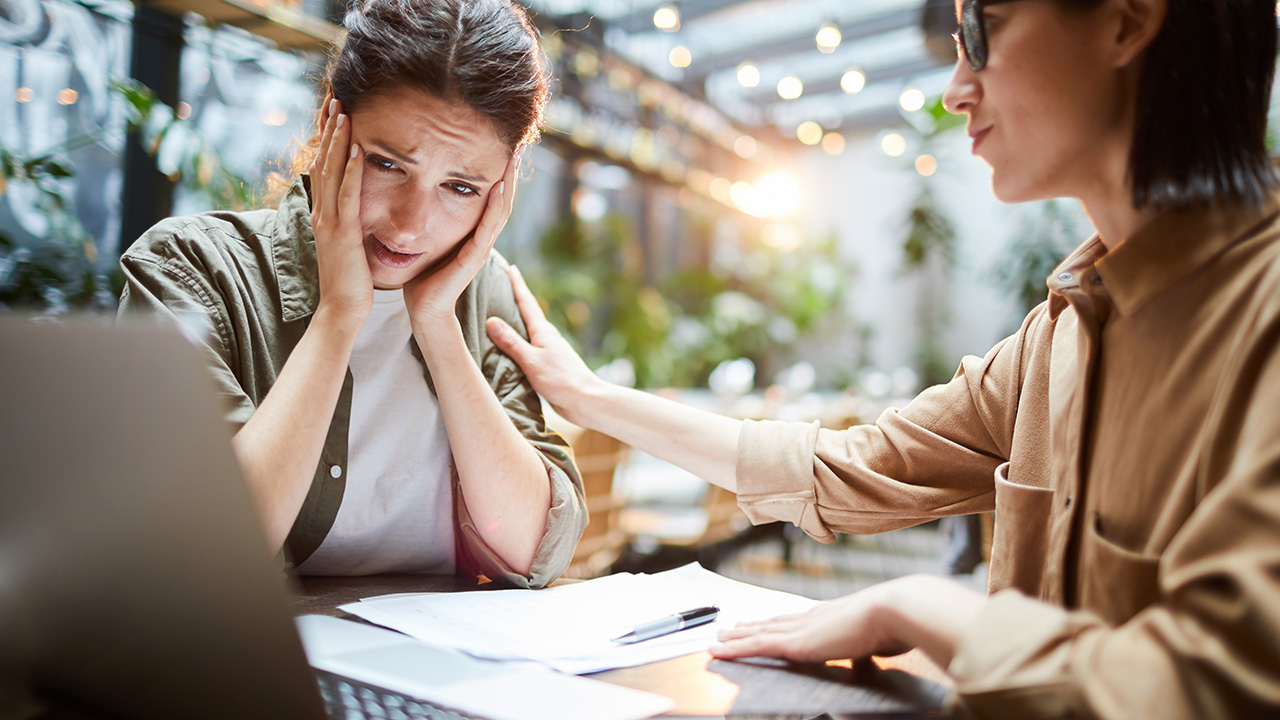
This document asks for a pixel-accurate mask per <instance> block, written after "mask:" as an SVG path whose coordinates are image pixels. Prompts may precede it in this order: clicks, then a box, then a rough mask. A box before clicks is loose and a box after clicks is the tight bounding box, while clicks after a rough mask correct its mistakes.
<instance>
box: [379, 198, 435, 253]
mask: <svg viewBox="0 0 1280 720" xmlns="http://www.w3.org/2000/svg"><path fill="white" fill-rule="evenodd" d="M388 200H389V202H388V207H387V215H388V217H389V218H390V219H391V226H392V227H393V228H394V229H395V233H396V238H395V240H396V241H397V242H407V241H410V240H413V239H414V238H416V237H418V236H420V235H422V234H424V233H426V231H427V222H428V220H429V219H430V217H431V212H432V207H431V197H430V193H425V192H416V191H410V192H398V193H393V194H392V197H390V198H388Z"/></svg>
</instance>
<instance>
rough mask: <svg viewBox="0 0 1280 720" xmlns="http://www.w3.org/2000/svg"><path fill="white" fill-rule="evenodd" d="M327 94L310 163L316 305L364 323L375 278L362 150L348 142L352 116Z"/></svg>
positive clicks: (319, 311)
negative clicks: (365, 220)
mask: <svg viewBox="0 0 1280 720" xmlns="http://www.w3.org/2000/svg"><path fill="white" fill-rule="evenodd" d="M342 109H343V108H342V103H340V102H338V101H337V100H331V101H330V102H329V104H328V106H327V107H326V108H325V111H326V118H327V119H326V120H325V123H324V131H323V133H322V134H321V136H320V152H319V154H318V155H317V156H316V159H315V162H313V163H312V165H311V171H310V176H311V229H312V231H313V232H314V233H315V238H316V263H317V265H318V266H319V275H320V306H319V308H318V309H317V311H316V314H317V315H319V314H320V313H321V312H322V311H324V312H332V313H335V316H336V317H337V318H339V319H341V320H343V321H350V322H353V323H359V324H363V323H364V319H365V318H366V317H367V316H368V315H369V309H370V308H371V307H372V306H373V278H372V276H371V275H370V273H369V262H368V260H367V259H366V257H365V250H364V228H363V226H362V225H361V224H360V184H361V182H362V180H363V177H364V157H363V156H364V152H363V151H362V150H361V148H360V147H359V146H358V145H355V144H353V143H352V142H351V118H350V117H349V116H348V115H345V114H343V113H342Z"/></svg>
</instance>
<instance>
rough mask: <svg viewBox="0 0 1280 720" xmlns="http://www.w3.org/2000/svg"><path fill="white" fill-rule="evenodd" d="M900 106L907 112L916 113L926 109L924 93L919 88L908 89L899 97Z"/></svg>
mask: <svg viewBox="0 0 1280 720" xmlns="http://www.w3.org/2000/svg"><path fill="white" fill-rule="evenodd" d="M898 105H900V106H902V109H903V110H906V111H907V112H915V111H917V110H919V109H920V108H923V107H924V93H923V92H921V91H920V89H919V88H913V87H909V88H906V89H904V90H903V91H902V94H901V95H899V96H898Z"/></svg>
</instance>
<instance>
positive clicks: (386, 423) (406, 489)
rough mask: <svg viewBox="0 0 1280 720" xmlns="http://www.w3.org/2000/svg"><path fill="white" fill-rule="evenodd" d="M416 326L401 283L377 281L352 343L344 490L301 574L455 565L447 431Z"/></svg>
mask: <svg viewBox="0 0 1280 720" xmlns="http://www.w3.org/2000/svg"><path fill="white" fill-rule="evenodd" d="M412 335H413V331H412V329H411V328H410V325H409V311H408V309H407V308H406V307H405V304H404V291H402V290H375V291H374V295H373V310H372V311H371V312H370V313H369V318H368V319H367V320H366V321H365V324H364V327H363V328H362V329H361V330H360V336H359V338H357V339H356V345H355V349H354V350H353V351H352V352H351V375H352V380H353V385H352V394H351V427H350V432H349V436H348V438H347V443H348V448H349V450H348V455H347V468H346V472H347V485H346V490H345V492H344V493H343V496H342V505H341V506H340V507H339V508H338V516H337V518H336V519H335V520H334V522H333V528H332V529H330V530H329V534H328V535H327V536H325V539H324V542H322V543H321V544H320V547H319V548H317V549H316V551H315V552H314V553H312V555H311V556H310V557H309V558H307V560H306V561H305V562H304V563H302V564H301V565H300V566H298V570H297V571H298V572H299V573H301V574H303V575H373V574H377V573H391V572H403V573H452V572H453V571H454V547H453V543H454V537H453V489H452V487H451V483H450V467H451V457H450V451H449V438H448V436H447V435H446V434H445V428H444V418H443V417H442V416H441V415H440V405H439V403H437V402H436V398H435V396H434V395H432V394H431V391H430V390H429V389H428V388H427V381H426V379H425V378H424V377H423V375H422V365H421V364H420V363H419V362H418V361H417V360H416V359H415V358H414V357H413V355H412V353H411V352H410V350H409V339H410V338H411V337H412Z"/></svg>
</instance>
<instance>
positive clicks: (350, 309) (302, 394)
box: [120, 0, 586, 586]
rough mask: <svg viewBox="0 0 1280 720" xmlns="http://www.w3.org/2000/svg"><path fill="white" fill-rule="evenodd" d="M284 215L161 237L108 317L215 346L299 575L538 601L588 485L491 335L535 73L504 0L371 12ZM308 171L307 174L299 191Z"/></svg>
mask: <svg viewBox="0 0 1280 720" xmlns="http://www.w3.org/2000/svg"><path fill="white" fill-rule="evenodd" d="M344 25H345V27H346V31H347V33H346V35H345V37H344V39H343V41H342V42H341V44H340V45H339V46H338V47H337V48H336V49H335V52H334V54H333V57H332V58H331V60H330V63H329V66H328V68H327V70H326V73H325V76H324V78H323V82H322V92H321V95H322V102H321V106H320V112H319V117H318V127H317V133H316V136H315V137H314V138H312V140H311V142H310V143H309V145H308V146H307V148H306V149H305V152H304V153H302V155H301V156H300V157H299V158H298V160H297V162H296V166H297V167H296V170H297V171H298V172H297V175H296V177H295V178H293V181H292V185H291V186H290V187H289V188H288V191H287V194H285V195H284V198H283V200H281V202H280V205H279V208H278V209H276V210H257V211H253V212H242V213H229V212H214V213H206V214H201V215H193V216H188V217H179V218H171V219H169V220H165V221H164V222H161V223H160V224H158V225H157V226H156V227H155V228H153V229H151V230H150V231H148V232H147V233H146V234H145V235H144V236H143V237H142V238H141V239H139V240H138V241H137V242H136V243H134V244H133V246H132V247H131V248H130V249H129V250H128V252H126V253H125V255H124V257H123V258H122V260H121V265H122V267H123V270H124V274H125V278H126V283H127V284H126V287H125V290H124V294H123V296H122V298H121V303H120V314H121V316H136V315H148V316H159V317H165V318H170V319H172V320H175V321H177V322H183V321H188V320H190V319H191V318H195V319H196V321H197V322H199V323H200V324H201V325H203V326H204V327H205V328H206V330H207V331H206V332H205V337H204V343H205V346H206V349H207V350H208V361H209V365H210V368H211V369H212V371H213V375H214V377H215V379H216V381H217V384H218V388H219V389H220V391H221V393H222V395H223V397H224V398H225V400H226V401H227V403H228V407H229V410H228V413H227V419H228V421H229V422H230V423H231V424H232V426H233V428H234V431H235V436H234V438H233V445H234V447H235V450H236V454H237V456H238V458H239V460H240V463H241V465H242V466H243V468H244V473H245V475H246V478H247V481H248V483H249V485H250V486H251V489H252V490H253V493H254V495H255V499H256V500H257V503H258V507H259V511H260V514H261V517H262V521H263V526H264V528H265V530H266V538H267V541H268V543H269V544H270V547H271V551H272V552H275V551H277V550H280V549H282V548H283V551H284V556H285V561H286V562H287V567H290V568H293V569H294V571H295V572H297V573H299V574H306V575H365V574H375V573H387V572H410V573H451V572H454V571H455V570H456V571H458V572H462V573H466V574H471V575H485V576H487V577H489V578H491V579H493V580H496V581H500V582H504V583H506V584H510V585H517V586H541V585H545V584H546V583H547V582H549V581H551V580H553V579H555V578H556V577H558V576H559V575H560V573H561V572H563V571H564V569H565V567H566V566H567V565H568V563H569V560H570V559H571V557H572V553H573V548H574V545H575V544H576V542H577V540H578V537H579V536H580V535H581V533H582V528H583V526H584V525H585V523H586V513H585V510H584V508H583V500H582V486H581V480H580V478H579V476H578V474H577V470H576V469H575V468H574V466H573V463H572V460H571V459H570V457H569V454H568V453H567V452H566V446H565V444H564V442H563V441H562V440H561V439H560V438H559V437H558V436H556V435H554V434H552V433H549V432H548V431H547V429H546V426H545V423H544V421H543V416H542V409H541V405H540V403H539V401H538V397H537V395H536V394H534V392H533V390H532V388H531V387H530V385H529V383H528V382H527V380H526V379H525V378H524V376H523V374H522V373H521V372H520V368H519V367H517V366H516V365H515V364H514V363H512V362H511V360H510V359H508V358H507V357H505V356H504V355H502V353H500V352H498V351H496V350H495V348H494V347H493V344H492V343H491V342H490V341H489V339H488V337H487V336H486V334H485V332H484V331H483V329H482V325H483V323H484V321H485V319H486V318H488V317H501V318H505V319H507V320H508V321H510V322H513V323H516V324H517V326H518V325H519V322H520V321H519V314H518V312H517V308H516V305H515V302H514V299H513V297H512V292H511V285H510V282H509V281H508V279H507V276H506V274H505V272H504V270H505V267H506V263H505V262H504V261H503V260H502V258H501V257H499V256H498V255H496V254H491V252H490V250H491V248H492V247H493V244H494V240H495V239H496V238H497V236H498V233H499V231H500V230H501V229H502V227H503V226H504V225H505V224H506V221H507V218H508V217H509V216H510V214H511V203H512V197H513V195H514V193H515V189H516V188H515V184H516V170H517V168H518V166H519V161H520V156H521V150H522V149H523V148H524V147H525V146H526V145H527V144H528V143H530V142H533V141H535V140H536V139H537V137H538V126H539V123H540V122H541V119H542V111H543V108H544V106H545V103H546V99H547V84H548V79H549V71H548V64H547V61H546V58H545V55H544V53H543V51H542V48H541V45H540V44H539V38H538V33H537V30H536V29H535V28H534V26H533V24H532V23H531V22H530V20H529V18H528V16H527V15H526V13H525V11H524V10H523V9H522V8H521V7H520V6H518V5H516V4H514V3H513V2H510V0H364V1H362V2H358V3H356V4H354V5H353V7H352V8H351V10H350V11H349V12H348V13H347V15H346V18H345V20H344ZM308 165H309V170H308Z"/></svg>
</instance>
